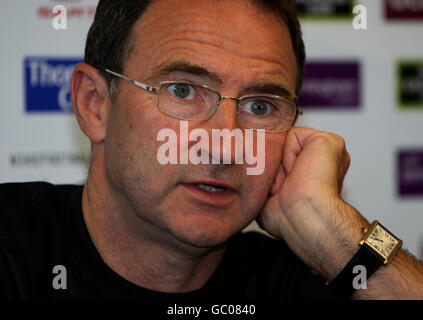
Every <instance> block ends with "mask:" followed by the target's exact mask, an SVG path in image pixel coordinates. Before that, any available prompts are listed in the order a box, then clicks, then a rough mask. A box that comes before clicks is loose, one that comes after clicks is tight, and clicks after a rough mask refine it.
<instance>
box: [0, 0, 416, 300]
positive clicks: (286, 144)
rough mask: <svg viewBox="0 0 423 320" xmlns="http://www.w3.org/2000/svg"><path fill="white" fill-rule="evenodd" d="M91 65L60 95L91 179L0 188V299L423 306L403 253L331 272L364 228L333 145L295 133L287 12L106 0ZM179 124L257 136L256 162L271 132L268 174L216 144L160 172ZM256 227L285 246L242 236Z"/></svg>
mask: <svg viewBox="0 0 423 320" xmlns="http://www.w3.org/2000/svg"><path fill="white" fill-rule="evenodd" d="M85 62H86V63H82V64H79V65H78V66H77V67H76V68H75V70H74V73H73V77H72V84H71V92H72V101H73V105H74V110H75V114H76V117H77V120H78V123H79V125H80V127H81V129H82V130H83V132H84V133H85V135H86V136H87V137H88V138H89V139H90V140H91V142H92V161H91V166H90V169H89V173H88V178H87V181H86V184H85V186H84V187H83V189H82V188H78V187H75V186H52V185H47V184H42V183H39V184H23V185H22V184H12V185H3V186H2V187H1V189H0V190H1V192H0V194H1V195H0V197H1V202H0V203H1V209H0V210H1V213H2V216H1V221H2V222H1V224H0V226H1V227H0V228H1V231H2V238H1V256H0V271H1V272H0V281H1V283H2V287H1V288H2V289H0V290H1V292H2V294H4V295H5V296H7V297H12V298H15V297H16V298H34V297H43V298H139V299H170V300H184V301H190V300H192V299H200V300H201V299H207V298H210V297H222V296H225V295H228V296H235V297H239V298H253V299H259V298H268V297H270V298H276V299H284V298H315V299H318V298H350V297H351V295H352V297H353V298H357V299H364V298H366V299H372V298H393V299H407V298H423V267H422V265H421V264H420V263H419V262H417V261H416V260H415V259H413V258H412V257H410V256H409V255H407V254H406V253H404V252H402V251H400V252H398V253H397V254H395V255H394V254H392V255H393V256H394V257H393V259H392V260H391V261H390V263H389V264H388V265H386V266H380V267H379V268H376V267H372V266H373V265H376V264H377V262H375V261H376V260H375V259H379V258H380V257H379V258H375V257H370V256H369V257H368V259H364V258H363V257H360V258H356V259H358V260H353V261H358V262H360V263H363V264H364V267H371V270H369V273H371V272H373V271H374V272H375V273H374V275H373V276H371V277H370V278H369V279H368V283H367V284H366V285H367V289H358V290H357V291H356V292H355V293H353V289H351V287H352V281H351V282H350V283H348V281H349V280H348V279H349V277H350V278H351V279H352V275H351V272H349V273H348V272H347V273H345V272H344V273H343V272H342V270H343V268H344V267H345V266H346V265H348V262H349V261H350V260H351V258H352V257H355V255H356V253H357V252H358V250H359V248H360V247H359V246H358V242H359V241H360V240H362V239H363V235H364V233H363V230H364V229H366V228H367V229H370V226H369V224H368V222H367V221H366V220H365V219H364V218H363V217H362V216H361V215H360V214H359V213H358V212H357V211H356V210H355V209H354V208H352V207H351V206H350V205H348V204H347V203H345V202H344V201H343V200H342V199H341V197H340V190H341V187H342V181H343V178H344V175H345V173H346V171H347V168H348V165H349V155H348V153H347V152H346V150H345V145H344V141H343V139H342V138H340V137H339V136H337V135H334V134H330V133H326V132H321V131H317V130H313V129H307V128H295V127H291V125H292V124H293V122H294V121H295V118H296V116H297V115H298V114H299V113H300V110H299V108H298V107H297V106H296V103H295V98H296V96H297V95H298V93H299V90H300V87H301V80H302V74H303V71H302V68H303V64H304V48H303V44H302V40H301V32H300V29H299V24H298V21H297V18H296V14H295V3H294V2H293V1H280V3H277V2H274V1H264V0H263V1H258V0H257V1H253V0H245V1H244V0H210V1H199V0H198V1H177V0H154V1H140V0H137V1H135V0H132V1H129V0H127V1H117V0H101V1H100V3H99V5H98V9H97V13H96V17H95V21H94V23H93V26H92V27H91V29H90V32H89V35H88V39H87V45H86V55H85ZM241 97H242V98H241ZM238 98H239V99H238ZM184 121H185V122H184ZM187 123H188V125H189V133H192V132H193V131H194V130H195V129H203V130H204V131H202V132H206V133H207V134H209V137H210V136H213V130H215V129H221V130H223V129H228V130H229V131H232V130H235V129H242V131H241V132H242V133H244V132H245V135H247V133H246V132H247V130H248V129H254V130H253V136H254V138H256V140H255V139H253V141H257V143H255V144H254V148H253V149H254V152H256V153H257V150H259V148H260V147H261V146H260V139H259V136H260V135H263V134H264V141H262V143H263V145H265V152H264V154H263V155H262V156H264V160H265V162H264V163H265V166H264V170H263V172H260V174H255V175H254V174H250V175H249V174H247V169H248V167H249V166H250V164H248V163H247V162H246V161H244V162H240V161H237V158H236V152H235V150H234V148H225V147H224V146H220V145H219V146H218V147H216V145H214V144H212V139H210V140H209V139H201V143H200V142H198V143H200V144H202V147H204V148H200V149H201V150H200V151H201V159H203V160H204V159H206V160H209V162H208V164H207V162H201V163H196V164H194V163H193V162H192V161H188V163H179V164H162V163H161V162H160V161H159V150H160V148H161V147H162V146H163V144H164V140H166V139H161V138H159V137H160V136H161V132H163V131H161V130H163V129H167V130H169V131H171V132H176V135H177V138H178V139H177V147H178V156H177V159H179V160H181V158H182V156H181V154H182V150H183V147H184V144H188V145H185V147H186V148H187V149H189V150H191V148H192V147H193V146H194V144H196V141H197V140H198V139H197V140H194V139H193V140H189V141H188V142H184V141H183V139H182V136H183V131H182V129H181V128H182V127H183V126H184V125H186V124H187ZM263 131H265V133H263ZM197 132H199V131H197ZM167 138H168V141H166V142H167V143H168V145H169V146H170V145H171V144H172V143H171V142H172V141H173V140H172V141H171V138H170V136H169V137H167ZM198 141H199V140H198ZM206 147H207V148H206ZM245 147H246V148H247V143H245ZM207 150H208V151H207ZM167 152H168V153H169V154H168V156H169V157H171V155H170V153H171V150H170V148H169V150H167ZM246 152H247V150H244V154H242V157H241V158H245V153H246ZM195 154H197V153H195ZM195 154H194V155H195ZM165 156H166V154H165ZM260 156H261V155H260ZM222 159H226V160H227V161H226V162H223V161H222ZM228 159H229V160H228ZM213 160H214V161H213ZM238 160H239V159H238ZM254 219H257V220H258V222H259V224H260V225H261V227H262V228H263V229H264V230H266V231H267V232H269V233H270V234H271V235H273V236H274V237H275V238H277V239H279V240H273V239H270V238H267V237H264V236H261V235H259V234H255V233H253V234H247V235H242V234H240V233H239V232H240V231H241V230H242V229H243V228H244V227H245V226H247V225H248V224H249V223H250V222H251V221H253V220H254ZM378 230H379V229H378ZM379 232H380V233H382V232H385V231H379ZM372 237H373V238H372V239H376V240H377V241H380V242H383V241H384V240H383V239H381V238H380V239H379V238H377V237H375V235H374V234H372ZM386 237H388V233H386ZM392 239H393V240H392V241H394V242H393V243H392V248H391V249H390V250H391V251H392V253H395V252H393V249H394V248H398V245H399V242H398V241H397V242H395V238H392ZM376 247H377V245H376ZM366 248H367V247H366ZM366 250H370V249H366ZM380 251H383V250H382V249H381V250H380ZM391 251H390V252H391ZM360 252H361V251H360ZM369 252H370V251H369ZM375 252H376V251H375ZM375 254H376V253H375ZM362 258H363V259H362ZM360 263H355V264H354V263H353V264H352V265H351V266H356V265H360V266H362V265H361V264H360ZM367 263H368V265H367ZM310 268H311V269H313V270H315V271H317V273H319V274H320V276H317V275H315V273H314V272H310ZM62 272H65V273H66V277H60V276H61V275H62ZM340 274H341V275H342V276H339V278H338V279H336V278H337V276H338V275H340ZM340 279H341V280H340ZM342 279H344V280H342ZM345 279H347V280H348V281H345ZM325 280H329V282H330V285H329V286H326V285H325ZM365 280H366V279H365ZM345 282H346V283H347V285H346V286H345ZM332 283H334V284H336V285H332Z"/></svg>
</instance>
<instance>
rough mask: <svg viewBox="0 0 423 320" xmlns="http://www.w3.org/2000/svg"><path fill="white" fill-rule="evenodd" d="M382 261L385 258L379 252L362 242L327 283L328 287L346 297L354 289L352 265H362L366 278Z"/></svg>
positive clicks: (354, 275) (349, 295) (350, 294)
mask: <svg viewBox="0 0 423 320" xmlns="http://www.w3.org/2000/svg"><path fill="white" fill-rule="evenodd" d="M384 261H385V259H384V258H383V257H382V256H381V255H380V254H378V253H377V252H376V251H375V250H373V249H372V248H371V247H370V246H368V245H367V244H366V243H365V242H364V243H363V244H362V245H361V246H360V249H359V250H358V251H357V252H356V254H355V255H354V256H353V257H352V259H351V260H350V261H349V262H348V264H347V265H346V266H345V267H344V269H342V271H341V272H340V273H339V274H338V275H337V276H336V277H335V279H333V280H332V281H331V282H330V283H329V287H330V288H332V290H333V291H335V293H336V294H338V295H339V296H340V297H343V298H347V299H348V298H350V297H351V296H352V295H353V293H354V292H355V290H356V289H355V288H354V286H353V279H354V278H355V277H356V276H357V274H356V273H353V269H354V267H355V266H357V265H362V266H364V267H365V268H366V275H367V279H368V278H370V276H371V275H372V274H374V273H375V272H376V270H377V269H378V268H379V267H380V266H381V265H382V264H383V263H384Z"/></svg>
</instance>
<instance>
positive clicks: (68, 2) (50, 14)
mask: <svg viewBox="0 0 423 320" xmlns="http://www.w3.org/2000/svg"><path fill="white" fill-rule="evenodd" d="M49 2H50V4H45V5H40V6H38V7H37V15H38V17H39V18H40V19H53V18H54V17H57V15H58V14H59V11H60V12H62V11H61V10H57V9H56V10H54V8H58V6H60V7H62V9H63V7H64V8H65V9H66V18H69V19H73V18H76V19H82V18H86V19H92V18H93V17H94V15H95V10H96V6H95V5H92V4H89V5H86V4H83V2H84V1H82V0H59V1H58V0H50V1H49Z"/></svg>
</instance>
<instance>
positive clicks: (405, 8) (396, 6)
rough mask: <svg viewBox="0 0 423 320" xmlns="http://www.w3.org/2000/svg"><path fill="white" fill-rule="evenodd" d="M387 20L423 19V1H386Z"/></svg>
mask: <svg viewBox="0 0 423 320" xmlns="http://www.w3.org/2000/svg"><path fill="white" fill-rule="evenodd" d="M385 17H386V19H387V20H421V19H423V0H385Z"/></svg>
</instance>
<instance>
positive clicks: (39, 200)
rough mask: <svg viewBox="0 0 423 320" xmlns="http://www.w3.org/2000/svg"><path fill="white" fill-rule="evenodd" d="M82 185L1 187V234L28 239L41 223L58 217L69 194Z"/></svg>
mask: <svg viewBox="0 0 423 320" xmlns="http://www.w3.org/2000/svg"><path fill="white" fill-rule="evenodd" d="M78 189H82V186H73V185H53V184H50V183H47V182H24V183H4V184H0V231H1V232H0V234H2V238H3V239H4V237H5V235H9V236H10V237H18V236H25V237H28V236H29V235H30V234H33V233H34V232H36V231H37V230H38V231H41V230H40V229H43V227H42V224H43V223H44V222H46V221H49V220H51V219H55V218H58V216H59V215H60V214H61V213H62V212H63V210H62V209H63V208H64V207H65V206H66V205H65V201H66V200H67V198H68V196H69V194H70V193H72V192H73V191H76V190H78Z"/></svg>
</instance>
